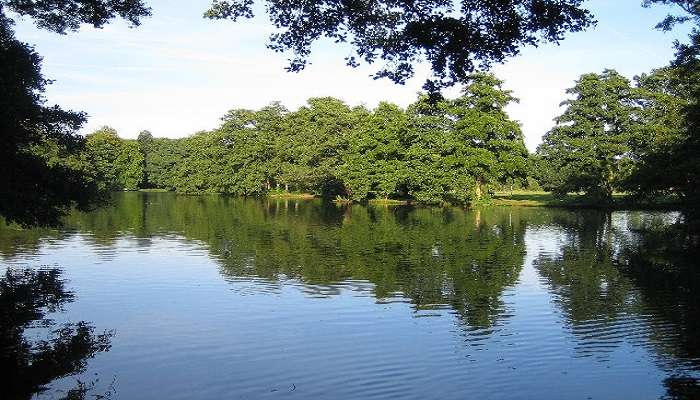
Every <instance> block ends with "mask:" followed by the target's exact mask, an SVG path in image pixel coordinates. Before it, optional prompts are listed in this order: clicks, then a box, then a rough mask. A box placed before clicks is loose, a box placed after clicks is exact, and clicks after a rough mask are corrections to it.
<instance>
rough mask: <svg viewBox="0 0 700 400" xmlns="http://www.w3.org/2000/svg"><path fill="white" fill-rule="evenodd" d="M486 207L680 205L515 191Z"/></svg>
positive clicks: (498, 195)
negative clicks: (607, 201)
mask: <svg viewBox="0 0 700 400" xmlns="http://www.w3.org/2000/svg"><path fill="white" fill-rule="evenodd" d="M486 205H491V206H519V207H564V208H615V209H622V208H624V209H656V208H658V209H668V208H677V207H678V206H679V205H680V203H679V202H678V201H677V200H676V199H671V198H659V199H655V200H653V201H639V200H634V199H631V198H630V197H628V196H626V195H625V194H624V193H615V194H613V201H612V203H610V204H601V203H600V202H596V201H594V200H591V199H588V198H586V197H585V196H583V195H582V194H578V193H569V194H566V195H564V196H555V195H554V194H552V193H550V192H536V191H514V192H512V193H511V192H500V193H496V194H494V195H493V198H492V199H491V201H490V202H488V203H487V204H486Z"/></svg>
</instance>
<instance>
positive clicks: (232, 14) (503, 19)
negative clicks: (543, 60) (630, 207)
mask: <svg viewBox="0 0 700 400" xmlns="http://www.w3.org/2000/svg"><path fill="white" fill-rule="evenodd" d="M260 3H264V4H265V10H266V12H267V14H268V16H269V18H270V21H271V23H272V25H273V26H274V27H275V28H276V29H277V33H274V34H273V35H272V36H271V37H270V42H269V44H268V48H270V49H272V50H274V51H277V52H291V54H292V57H291V59H290V63H289V66H288V67H287V69H288V70H289V71H295V72H296V71H301V70H302V69H304V67H305V66H306V64H307V62H308V57H309V55H310V54H311V47H312V45H313V44H314V43H315V42H316V41H318V40H319V39H321V38H327V39H330V40H333V41H335V42H336V43H349V44H350V47H351V49H352V50H351V53H350V54H349V55H348V56H347V57H346V62H347V64H348V65H349V66H353V67H354V66H358V65H359V64H360V62H365V63H368V64H372V63H374V62H376V61H377V60H382V61H384V62H385V64H384V65H383V66H382V67H380V68H379V69H378V70H377V71H376V72H375V74H374V77H375V78H389V79H391V80H392V81H394V82H396V83H404V82H405V81H406V80H407V79H409V78H410V77H412V76H413V75H414V73H415V64H416V62H418V61H421V60H425V61H427V62H428V63H430V66H431V68H432V73H433V78H432V79H431V80H429V81H428V82H426V85H425V89H427V90H429V91H431V92H432V91H434V90H436V89H439V88H440V87H443V86H446V85H453V84H455V83H458V82H463V81H465V80H466V79H467V78H468V76H469V74H470V73H471V72H473V71H474V69H475V68H477V67H478V68H484V67H488V66H490V65H491V64H493V63H498V62H502V61H503V60H505V59H506V58H508V57H511V56H514V55H517V54H518V53H519V50H520V48H521V47H523V46H536V45H538V44H539V43H547V42H553V43H558V42H559V41H560V40H562V39H563V37H564V34H565V33H567V32H577V31H581V30H583V29H585V28H587V27H590V26H591V25H593V23H594V22H593V19H592V16H591V14H590V13H589V12H588V11H586V10H584V9H583V8H581V4H582V3H583V0H534V1H533V0H479V1H473V0H462V1H457V2H452V1H445V0H427V1H425V0H424V1H415V0H409V1H392V0H372V1H356V0H348V1H330V0H320V1H304V2H295V1H278V0H266V1H264V2H263V1H261V2H260ZM255 5H256V2H255V1H254V0H232V1H226V0H214V1H213V3H212V5H211V8H210V9H209V10H207V11H206V12H205V14H204V16H205V17H207V18H211V19H231V20H234V21H236V20H238V19H241V18H252V17H253V9H254V6H255Z"/></svg>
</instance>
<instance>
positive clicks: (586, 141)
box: [537, 70, 635, 201]
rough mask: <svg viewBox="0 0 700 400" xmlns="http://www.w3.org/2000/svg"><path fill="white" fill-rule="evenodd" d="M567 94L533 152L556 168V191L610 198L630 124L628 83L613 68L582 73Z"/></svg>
mask: <svg viewBox="0 0 700 400" xmlns="http://www.w3.org/2000/svg"><path fill="white" fill-rule="evenodd" d="M567 93H568V94H569V95H572V96H573V98H572V99H569V100H566V101H564V102H563V103H562V105H563V106H565V107H566V109H565V110H564V113H563V114H562V115H561V116H559V117H558V118H557V119H556V126H555V127H554V128H553V129H552V130H551V131H549V132H548V133H547V134H546V135H545V136H544V138H543V143H542V144H541V145H540V146H539V148H538V150H537V152H538V154H539V156H540V158H541V160H542V162H544V163H546V164H548V168H551V169H552V170H553V171H556V175H558V177H557V178H556V181H555V182H554V185H546V186H545V188H546V189H548V190H553V191H555V192H558V193H562V194H563V193H567V192H579V191H583V192H585V193H586V194H587V195H589V196H590V197H593V198H596V199H599V200H601V201H610V200H611V199H612V193H613V189H614V188H615V187H616V185H617V184H618V182H620V181H621V180H622V179H623V178H624V176H623V174H624V169H625V168H626V164H627V162H628V158H629V156H628V154H629V151H630V147H629V142H630V135H631V132H632V129H633V113H634V111H635V107H634V97H633V90H632V87H631V85H630V82H629V81H628V80H627V79H626V78H625V77H623V76H621V75H620V74H618V73H617V72H616V71H613V70H605V71H604V72H603V73H602V74H593V73H591V74H584V75H582V76H581V78H579V80H577V81H576V84H575V86H574V87H573V88H571V89H568V90H567Z"/></svg>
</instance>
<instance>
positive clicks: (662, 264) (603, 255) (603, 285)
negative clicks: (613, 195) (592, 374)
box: [535, 212, 700, 400]
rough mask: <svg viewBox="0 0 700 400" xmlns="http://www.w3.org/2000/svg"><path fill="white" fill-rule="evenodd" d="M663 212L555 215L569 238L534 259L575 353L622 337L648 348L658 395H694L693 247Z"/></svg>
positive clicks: (698, 318) (697, 350)
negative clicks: (658, 372)
mask: <svg viewBox="0 0 700 400" xmlns="http://www.w3.org/2000/svg"><path fill="white" fill-rule="evenodd" d="M665 217H666V216H665V215H664V214H657V215H654V214H646V215H643V214H634V213H631V214H628V215H627V217H626V218H622V219H618V220H617V221H615V220H614V218H613V217H612V215H611V214H606V213H600V212H591V213H579V215H574V214H569V215H568V218H566V217H564V218H555V219H554V221H553V222H554V223H555V224H556V225H559V226H560V227H561V228H563V232H566V235H568V236H569V237H567V238H566V240H565V241H564V242H565V244H564V245H562V246H561V248H560V249H559V251H558V252H557V253H556V254H545V255H541V256H540V257H539V258H538V259H537V260H536V261H535V267H536V268H537V270H538V272H539V274H540V276H541V277H542V278H544V280H545V281H546V282H547V284H548V285H549V286H550V289H551V291H552V292H553V294H554V295H555V303H556V304H557V305H558V306H559V308H560V309H561V310H562V311H563V314H564V316H565V317H566V318H567V320H568V321H569V323H570V324H571V327H572V333H573V334H574V336H575V337H576V338H577V342H578V343H577V351H578V353H579V355H580V356H595V357H598V358H605V357H606V353H609V352H612V351H614V350H615V349H616V348H617V347H618V346H620V345H621V343H623V342H624V341H629V342H633V343H635V344H637V345H645V346H649V347H651V349H652V350H653V353H654V354H656V355H657V359H656V362H657V364H659V366H660V367H661V368H662V369H663V370H664V371H666V373H667V374H668V376H669V377H668V378H667V379H665V380H664V386H665V387H666V396H665V397H664V398H666V399H674V400H675V399H679V400H680V399H698V398H700V383H699V382H698V379H696V378H695V376H696V372H697V370H698V368H699V367H700V302H699V301H698V295H697V293H698V292H700V270H698V268H697V260H698V249H697V248H689V247H688V246H687V243H688V242H687V241H686V240H684V239H683V238H682V237H679V235H682V234H683V233H682V229H680V230H679V229H678V227H677V226H676V225H672V224H671V225H669V221H661V219H664V218H665Z"/></svg>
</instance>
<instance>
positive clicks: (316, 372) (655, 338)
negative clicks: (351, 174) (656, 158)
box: [0, 193, 700, 399]
mask: <svg viewBox="0 0 700 400" xmlns="http://www.w3.org/2000/svg"><path fill="white" fill-rule="evenodd" d="M677 217H678V216H677V215H676V214H675V213H669V212H614V213H603V212H596V211H576V212H573V211H565V210H556V209H539V208H491V209H483V210H471V211H467V210H462V209H458V208H415V209H412V208H405V207H403V208H402V207H364V206H350V207H339V206H335V205H327V204H326V205H324V204H322V203H321V202H316V201H293V200H290V201H285V200H279V201H276V200H243V199H234V198H224V197H218V196H202V197H186V196H176V195H173V194H155V193H154V194H138V193H126V194H120V195H118V196H117V197H116V198H115V203H114V205H113V207H110V208H107V209H103V210H99V211H96V212H93V213H89V214H75V215H72V216H71V217H69V218H68V219H67V221H66V227H65V229H64V230H61V231H51V230H30V231H19V230H16V229H13V228H11V227H5V226H3V227H0V260H1V262H2V271H7V272H6V273H5V275H4V278H3V280H2V285H0V300H1V301H0V305H1V306H2V307H5V308H6V309H7V308H9V309H10V311H6V310H3V311H0V312H2V313H3V314H2V315H3V321H2V323H3V327H2V329H1V330H0V336H1V337H0V345H2V346H3V348H4V355H3V358H2V363H5V364H6V365H10V367H11V368H9V369H6V371H8V370H10V371H12V372H11V373H9V374H7V373H4V374H3V377H0V379H2V380H5V382H4V383H3V384H2V386H1V387H0V398H30V397H31V396H32V394H31V393H32V392H36V393H35V394H34V397H36V398H61V397H65V396H67V395H71V396H75V398H80V397H81V396H82V397H84V398H100V397H98V396H105V397H107V398H119V399H257V398H270V399H274V398H284V399H657V398H670V399H675V398H689V399H692V398H700V392H699V390H698V383H697V380H696V379H697V378H700V300H699V299H700V295H698V293H700V291H699V290H700V284H699V281H700V280H699V278H698V272H697V271H698V268H697V264H698V262H697V260H695V259H688V257H684V256H683V254H682V253H681V254H679V253H674V254H673V255H669V254H668V252H664V247H663V246H661V245H658V243H659V242H658V240H661V239H663V238H658V237H657V238H652V239H651V240H650V239H649V238H648V237H645V236H644V234H643V232H645V230H646V229H647V228H653V227H660V226H661V227H663V226H664V225H667V224H669V223H672V222H673V221H674V220H675V219H676V218H677ZM3 290H4V292H3ZM23 296H24V297H23ZM32 296H34V297H33V298H35V299H36V298H39V299H40V300H39V301H37V300H32V301H29V300H27V298H32ZM52 332H53V333H52ZM13 351H14V352H15V353H12V352H13ZM66 360H67V361H66ZM42 363H43V364H42ZM2 388H4V389H2ZM71 389H73V390H72V391H71ZM3 393H4V394H3Z"/></svg>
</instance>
